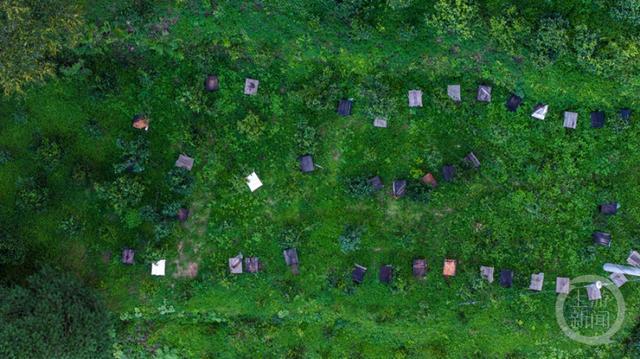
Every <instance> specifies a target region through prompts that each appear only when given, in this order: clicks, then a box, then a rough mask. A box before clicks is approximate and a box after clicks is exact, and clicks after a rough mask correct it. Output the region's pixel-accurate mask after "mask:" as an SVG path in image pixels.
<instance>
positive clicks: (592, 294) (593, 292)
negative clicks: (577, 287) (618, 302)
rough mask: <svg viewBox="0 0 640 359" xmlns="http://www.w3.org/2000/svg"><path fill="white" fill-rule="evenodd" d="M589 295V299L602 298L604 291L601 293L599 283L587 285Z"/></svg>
mask: <svg viewBox="0 0 640 359" xmlns="http://www.w3.org/2000/svg"><path fill="white" fill-rule="evenodd" d="M587 297H588V298H589V300H598V299H602V293H600V288H599V285H598V283H593V284H589V285H588V286H587Z"/></svg>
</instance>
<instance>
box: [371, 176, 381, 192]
mask: <svg viewBox="0 0 640 359" xmlns="http://www.w3.org/2000/svg"><path fill="white" fill-rule="evenodd" d="M367 182H368V183H369V186H371V188H373V190H374V191H379V190H381V189H383V188H384V184H383V183H382V179H381V178H380V176H375V177H373V178H370V179H369V180H368V181H367Z"/></svg>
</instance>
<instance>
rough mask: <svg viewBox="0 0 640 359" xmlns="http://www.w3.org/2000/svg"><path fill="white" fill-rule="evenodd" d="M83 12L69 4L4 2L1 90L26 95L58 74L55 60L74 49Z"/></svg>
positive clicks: (59, 0) (60, 0) (0, 9)
mask: <svg viewBox="0 0 640 359" xmlns="http://www.w3.org/2000/svg"><path fill="white" fill-rule="evenodd" d="M78 13H79V10H78V7H77V5H75V4H74V3H73V2H70V1H65V0H47V1H35V0H29V1H25V0H3V1H0V23H2V24H3V25H6V26H2V27H0V48H1V49H2V51H1V52H0V64H2V66H0V88H1V89H2V90H3V92H4V93H5V94H7V95H8V94H12V93H16V92H22V91H23V88H24V86H25V85H27V84H28V83H29V82H32V81H37V80H42V79H44V78H45V77H47V76H49V75H53V73H54V71H55V63H53V61H52V59H54V58H55V57H56V55H58V54H59V53H60V52H61V50H62V49H63V48H64V47H65V46H69V47H73V46H74V45H75V44H76V43H77V41H78V39H79V38H80V34H81V31H82V26H81V25H82V23H81V17H80V16H78Z"/></svg>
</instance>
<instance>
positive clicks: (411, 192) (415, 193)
mask: <svg viewBox="0 0 640 359" xmlns="http://www.w3.org/2000/svg"><path fill="white" fill-rule="evenodd" d="M430 192H431V187H430V186H427V185H425V184H424V183H422V182H420V181H419V180H418V181H416V180H411V181H408V183H407V198H409V199H411V200H413V201H416V202H420V203H429V193H430Z"/></svg>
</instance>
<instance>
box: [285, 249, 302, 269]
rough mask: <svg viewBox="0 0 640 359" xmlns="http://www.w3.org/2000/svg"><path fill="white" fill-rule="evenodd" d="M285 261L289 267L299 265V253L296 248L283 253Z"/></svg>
mask: <svg viewBox="0 0 640 359" xmlns="http://www.w3.org/2000/svg"><path fill="white" fill-rule="evenodd" d="M283 255H284V261H285V263H287V265H288V266H292V265H294V264H298V251H296V249H295V248H287V249H285V250H284V251H283Z"/></svg>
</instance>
